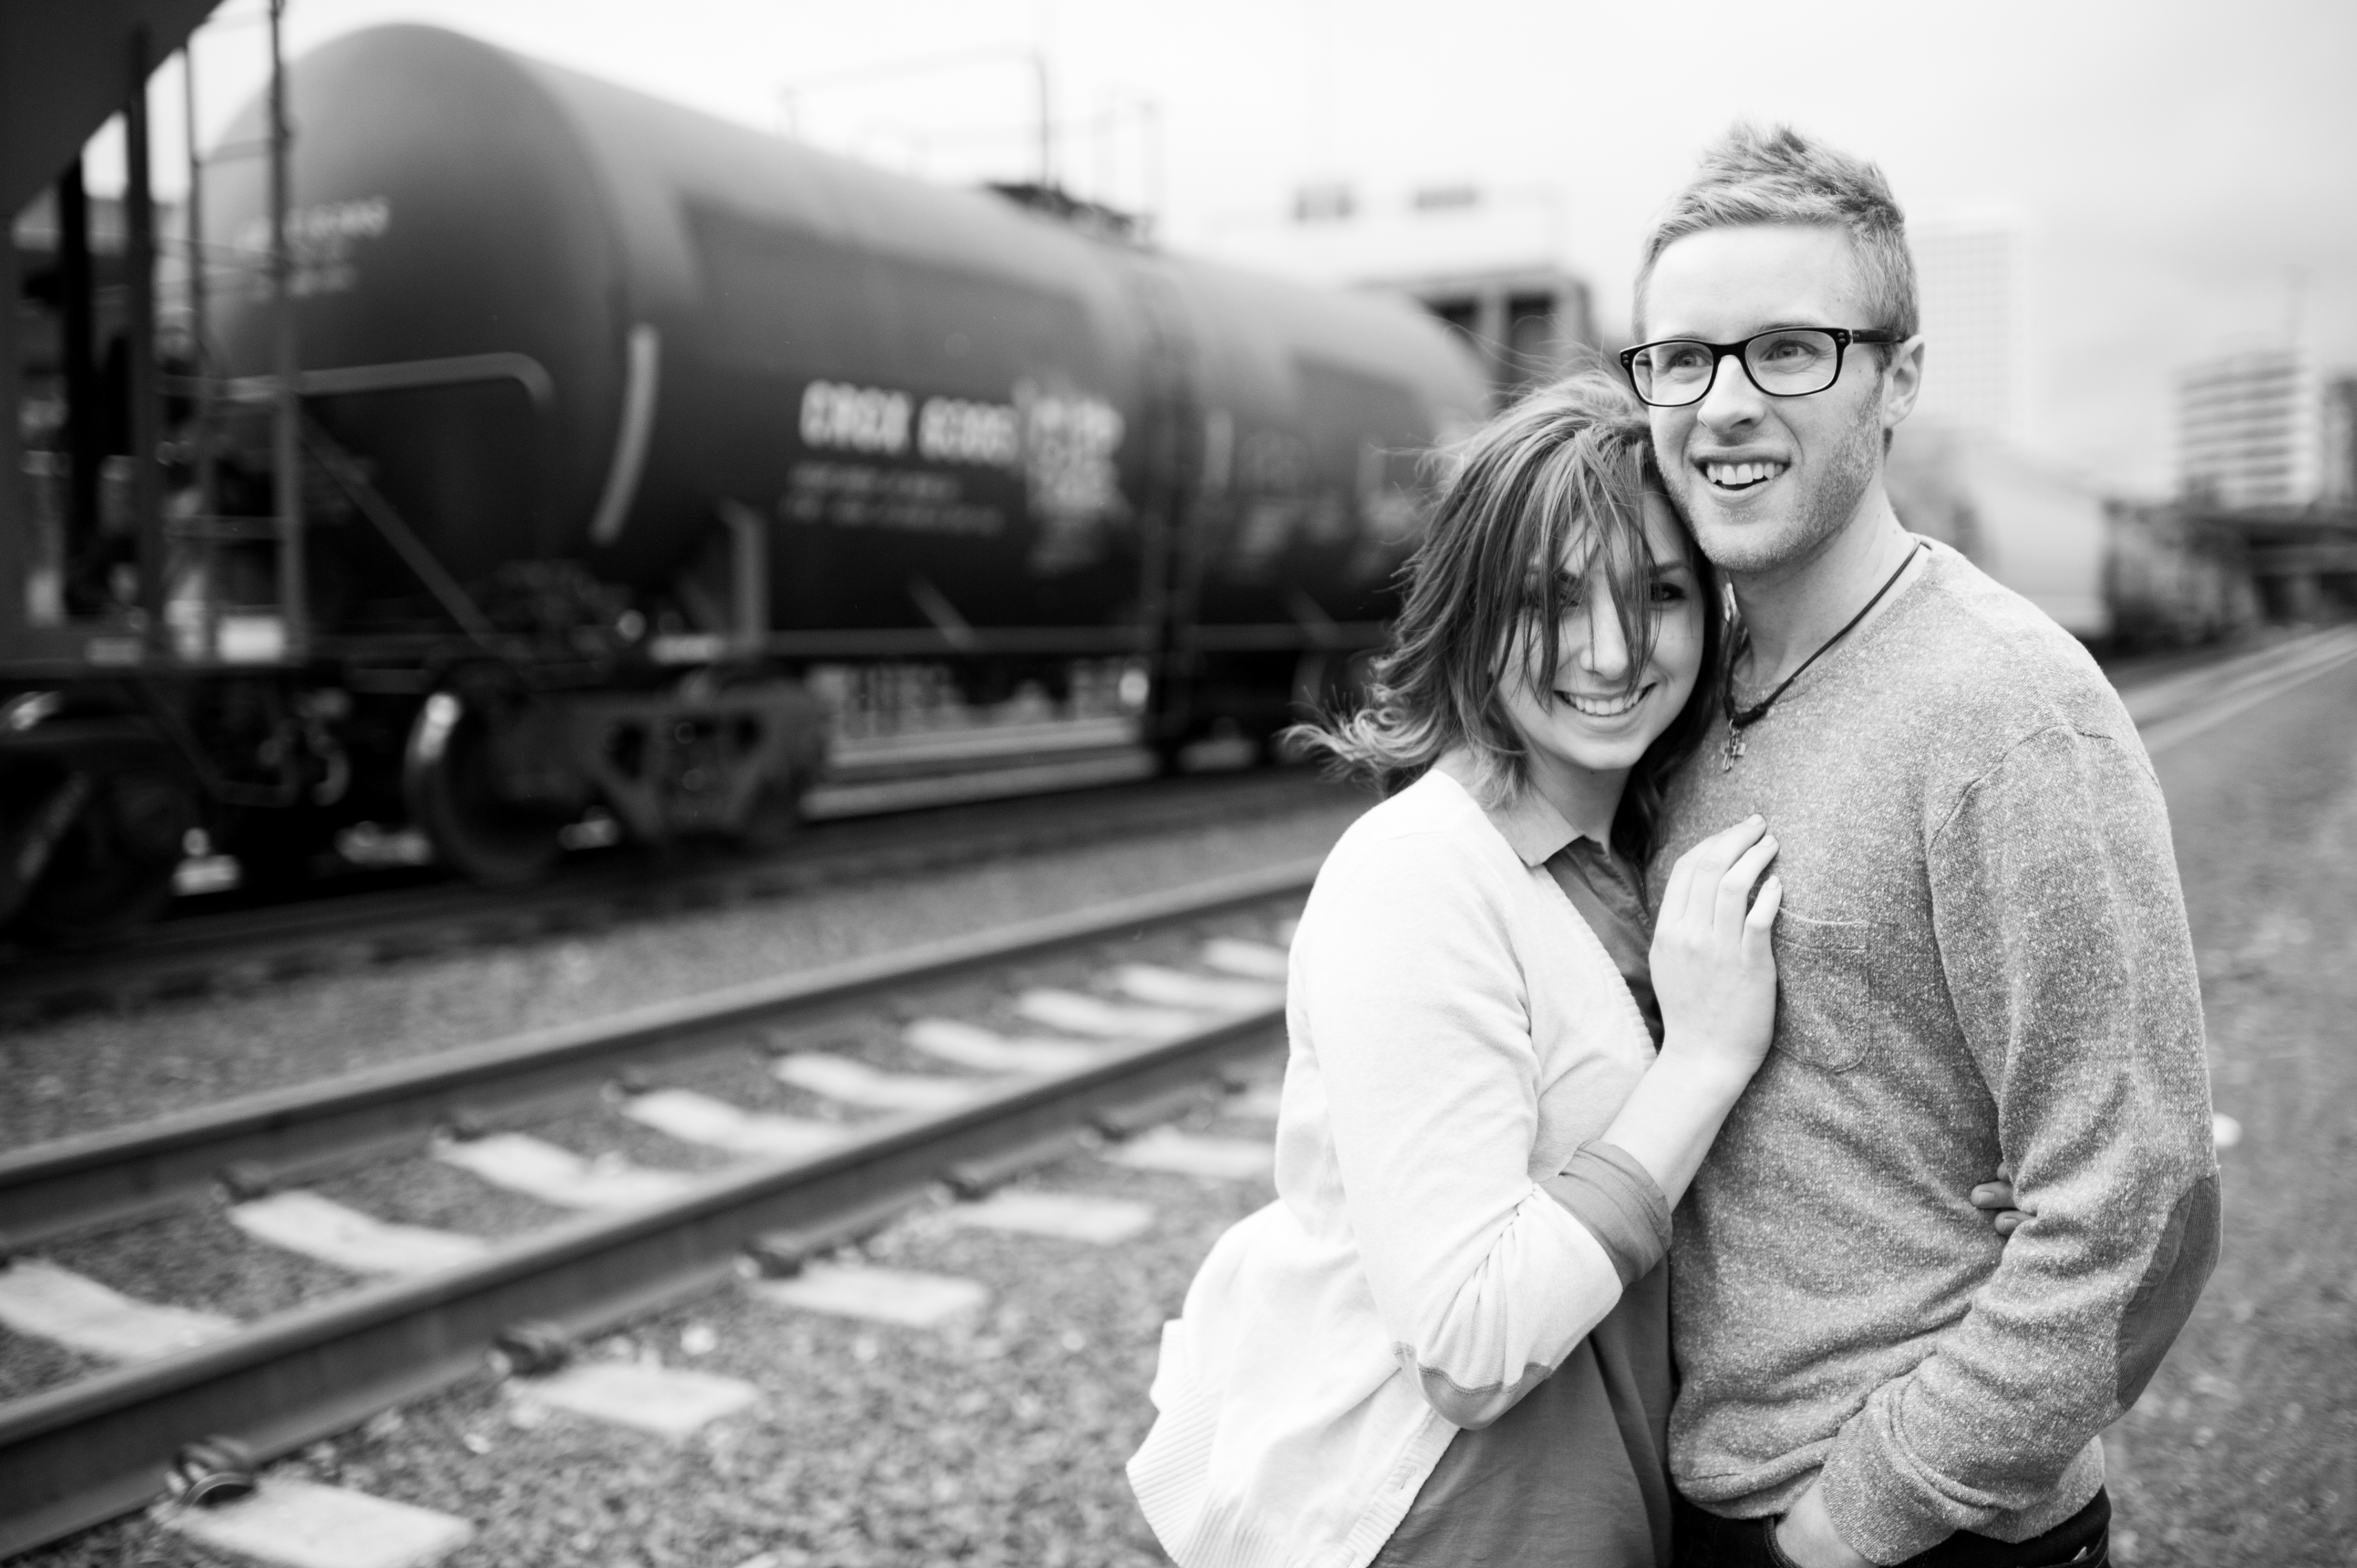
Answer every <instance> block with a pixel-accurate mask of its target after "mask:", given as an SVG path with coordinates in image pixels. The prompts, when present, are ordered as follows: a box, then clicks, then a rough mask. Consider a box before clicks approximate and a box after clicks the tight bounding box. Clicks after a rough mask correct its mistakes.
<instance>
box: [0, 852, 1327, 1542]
mask: <svg viewBox="0 0 2357 1568" xmlns="http://www.w3.org/2000/svg"><path fill="white" fill-rule="evenodd" d="M1287 875H1292V873H1290V872H1288V873H1287ZM1247 881H1254V882H1256V883H1257V886H1254V887H1250V888H1247V887H1246V886H1244V884H1245V883H1246V882H1247ZM1290 886H1292V884H1288V883H1287V882H1286V877H1285V876H1284V875H1275V874H1271V875H1264V876H1261V877H1259V878H1256V879H1238V880H1237V882H1236V884H1235V885H1234V886H1233V887H1232V891H1231V892H1230V893H1228V894H1226V895H1224V896H1223V897H1222V898H1221V899H1220V900H1217V901H1212V900H1203V901H1202V902H1201V904H1200V907H1198V908H1190V907H1189V906H1187V905H1185V904H1184V903H1183V902H1182V901H1180V900H1176V899H1169V900H1162V901H1159V903H1160V907H1161V908H1163V910H1164V911H1165V912H1166V918H1167V917H1168V916H1170V915H1177V914H1182V913H1189V912H1199V909H1208V908H1219V907H1222V906H1223V905H1225V904H1228V903H1234V902H1241V901H1248V900H1250V899H1252V898H1262V897H1271V896H1273V895H1274V894H1275V893H1277V892H1281V891H1286V890H1288V889H1289V887H1290ZM1156 902H1157V901H1153V900H1139V901H1137V903H1136V904H1135V906H1132V907H1131V908H1132V909H1133V910H1134V911H1135V912H1134V913H1133V914H1132V915H1131V916H1129V917H1127V918H1125V920H1123V921H1122V922H1119V923H1117V924H1116V925H1115V926H1114V929H1119V927H1120V925H1123V924H1131V923H1136V922H1137V921H1139V920H1142V919H1144V918H1147V917H1146V913H1145V911H1146V909H1147V908H1149V907H1151V906H1153V905H1154V904H1155V903H1156ZM1054 925H1060V926H1061V927H1062V928H1063V929H1064V930H1065V931H1066V932H1067V933H1072V932H1076V931H1078V930H1079V929H1080V927H1079V925H1078V923H1077V922H1073V921H1065V922H1043V923H1042V924H1041V925H1040V926H1039V927H1037V928H1034V930H1035V932H1036V933H1037V934H1036V935H1035V936H1033V937H1032V938H1031V939H1030V940H1029V942H1028V946H1026V947H1024V948H1023V949H1022V950H1033V949H1036V948H1037V947H1039V946H1040V945H1042V944H1045V945H1053V941H1054V939H1050V938H1049V936H1048V930H1049V927H1050V926H1054ZM1100 934H1101V933H1100ZM1062 940H1070V936H1069V934H1068V935H1067V936H1066V937H1065V938H1064V939H1062ZM1000 945H1001V947H1002V948H1004V947H1006V946H1007V944H1003V943H1002V944H1000ZM965 961H979V960H978V958H976V957H975V956H974V955H972V954H969V955H968V957H967V959H966V960H965ZM870 978H871V980H872V979H873V978H875V977H870ZM1281 1018H1282V1010H1281V1009H1280V1008H1277V1007H1269V1008H1265V1009H1262V1010H1260V1011H1258V1012H1255V1013H1254V1014H1252V1015H1248V1016H1245V1017H1241V1018H1236V1019H1232V1020H1230V1021H1228V1022H1225V1023H1222V1024H1220V1025H1218V1026H1214V1027H1210V1028H1206V1029H1203V1030H1200V1031H1199V1032H1197V1033H1194V1034H1190V1035H1188V1036H1183V1037H1180V1038H1177V1039H1173V1040H1170V1041H1168V1042H1164V1043H1160V1044H1155V1045H1147V1046H1140V1047H1135V1048H1133V1049H1130V1050H1127V1051H1125V1052H1123V1053H1122V1054H1120V1055H1119V1056H1117V1057H1114V1058H1108V1059H1107V1060H1105V1061H1103V1062H1102V1063H1098V1064H1093V1065H1092V1066H1090V1067H1088V1068H1085V1069H1082V1070H1079V1071H1076V1072H1071V1073H1066V1074H1061V1075H1059V1076H1056V1077H1053V1078H1045V1079H1027V1080H1018V1081H1016V1082H1012V1083H1009V1084H1007V1085H1006V1086H1005V1087H1002V1088H998V1089H996V1090H987V1091H985V1093H983V1094H982V1095H980V1096H979V1097H977V1098H976V1099H975V1100H974V1101H970V1102H969V1103H967V1104H965V1105H963V1106H960V1107H958V1108H956V1109H954V1110H952V1111H947V1112H933V1113H930V1114H919V1115H912V1116H908V1117H903V1118H898V1119H895V1120H893V1121H891V1122H885V1123H879V1124H878V1125H877V1127H876V1128H875V1129H874V1130H872V1131H870V1132H867V1133H865V1134H863V1135H861V1136H858V1137H856V1138H855V1139H853V1140H852V1141H850V1142H848V1143H846V1144H843V1145H841V1146H838V1147H836V1148H834V1149H831V1150H828V1151H826V1152H825V1153H823V1154H820V1155H802V1156H791V1157H780V1158H773V1159H769V1160H765V1161H760V1162H758V1163H754V1164H749V1165H740V1166H737V1167H733V1168H731V1169H729V1170H726V1171H724V1172H721V1173H719V1174H717V1175H715V1176H711V1177H708V1178H706V1179H705V1180H703V1181H701V1182H699V1183H698V1184H697V1185H696V1186H694V1187H692V1188H690V1189H688V1190H686V1191H684V1192H683V1193H681V1194H680V1195H679V1196H677V1197H673V1198H670V1199H667V1200H665V1201H663V1202H661V1203H658V1204H653V1205H650V1206H648V1207H647V1208H640V1209H634V1210H631V1211H630V1212H627V1213H624V1214H619V1215H612V1216H599V1217H595V1218H591V1219H581V1220H576V1221H573V1222H570V1223H567V1224H565V1225H561V1226H557V1227H554V1228H552V1229H550V1230H544V1231H540V1232H536V1233H534V1234H533V1235H530V1236H527V1237H525V1238H523V1239H522V1240H519V1241H517V1242H515V1243H513V1244H511V1245H509V1246H506V1247H503V1248H501V1249H500V1250H499V1251H496V1252H494V1253H492V1254H491V1255H490V1256H487V1257H484V1258H481V1259H479V1260H477V1261H474V1262H468V1263H465V1264H461V1265H458V1266H457V1267H454V1268H450V1269H447V1270H445V1271H442V1272H440V1273H434V1274H430V1275H424V1276H418V1277H414V1278H410V1279H406V1280H398V1281H393V1282H390V1283H383V1284H378V1285H373V1286H370V1287H367V1288H364V1289H361V1290H358V1291H355V1292H352V1293H351V1294H347V1295H342V1296H338V1297H335V1298H333V1299H331V1300H328V1301H324V1302H321V1303H318V1304H317V1305H312V1306H307V1307H302V1308H297V1309H296V1310H294V1311H291V1312H287V1313H284V1314H281V1315H279V1316H274V1317H272V1318H268V1319H264V1321H262V1322H261V1323H258V1324H256V1325H255V1326H253V1327H252V1328H250V1329H248V1330H246V1331H245V1332H243V1333H241V1334H238V1335H236V1336H234V1337H230V1338H226V1339H222V1340H218V1341H215V1342H213V1343H211V1344H210V1345H204V1346H199V1347H198V1348H194V1349H191V1350H188V1351H184V1352H182V1353H180V1354H178V1355H177V1356H173V1357H171V1358H168V1359H162V1360H157V1361H153V1362H149V1363H146V1364H145V1365H140V1366H135V1367H128V1368H124V1369H119V1370H116V1371H112V1372H108V1373H105V1374H102V1375H101V1376H98V1377H95V1378H91V1379H89V1380H84V1381H81V1382H77V1383H71V1384H68V1385H65V1386H63V1387H60V1388H58V1389H54V1390H51V1391H47V1392H43V1393H38V1394H35V1395H32V1396H30V1397H29V1398H26V1399H22V1400H18V1401H16V1402H11V1403H9V1404H6V1405H0V1556H5V1555H8V1554H12V1553H15V1552H22V1551H27V1550H29V1549H30V1548H32V1547H35V1546H38V1545H41V1544H44V1543H46V1542H48V1541H55V1540H57V1539H58V1538H59V1537H60V1536H63V1535H67V1534H70V1533H71V1532H72V1531H75V1530H82V1529H86V1528H88V1527H89V1526H91V1525H94V1524H98V1523H100V1522H102V1521H103V1520H108V1519H111V1518H113V1517H115V1516H116V1515H118V1514H123V1513H126V1512H130V1511H132V1510H134V1509H138V1508H140V1507H142V1506H144V1505H145V1504H146V1503H147V1502H148V1501H150V1500H151V1499H153V1498H156V1497H157V1496H158V1495H159V1494H161V1493H162V1492H163V1491H164V1490H165V1479H166V1474H167V1466H169V1465H170V1464H171V1462H172V1460H173V1458H174V1456H175V1455H176V1454H177V1453H178V1450H179V1449H180V1448H181V1447H182V1446H183V1445H184V1444H188V1443H191V1442H194V1441H196V1440H198V1439H200V1438H205V1437H211V1436H228V1437H231V1438H234V1439H235V1440H237V1441H238V1442H240V1443H242V1444H245V1445H246V1446H247V1447H248V1448H249V1449H251V1450H252V1451H253V1454H254V1455H255V1456H256V1457H257V1458H259V1459H268V1458H272V1457H274V1456H276V1455H282V1454H285V1453H287V1452H289V1451H291V1450H293V1449H296V1448H298V1447H300V1446H302V1445H303V1444H307V1443H311V1442H315V1441H317V1440H318V1439H319V1438H321V1437H325V1436H328V1435H330V1434H334V1433H337V1432H340V1431H344V1430H347V1429H349V1428H350V1427H351V1426H352V1425H353V1424H355V1423H358V1422H360V1421H361V1420H364V1419H366V1418H367V1417H368V1416H369V1415H371V1413H373V1412H376V1411H379V1410H382V1409H385V1408H387V1407H389V1406H392V1405H394V1404H398V1403H401V1402H406V1401H411V1400H414V1399H417V1398H420V1397H422V1396H424V1395H426V1394H428V1393H431V1392H434V1391H437V1390H440V1389H444V1388H447V1387H449V1386H451V1385H452V1384H455V1383H457V1382H461V1381H463V1380H467V1379H468V1378H470V1377H474V1376H479V1375H490V1372H489V1368H488V1361H489V1357H490V1352H491V1351H492V1350H493V1349H494V1348H496V1347H497V1345H498V1344H499V1342H500V1338H501V1337H502V1336H503V1335H504V1334H505V1333H507V1332H508V1331H510V1330H511V1329H514V1328H516V1327H517V1326H521V1325H526V1324H531V1325H539V1324H552V1325H554V1326H555V1327H556V1328H557V1329H558V1330H559V1331H560V1332H561V1333H562V1334H564V1335H566V1336H576V1337H577V1336H581V1335H587V1334H594V1333H597V1332H599V1331H601V1330H602V1329H604V1328H606V1327H607V1326H610V1325H612V1324H615V1323H617V1322H619V1321H622V1320H624V1319H626V1318H629V1317H631V1316H637V1315H639V1314H641V1313H644V1312H647V1311H650V1310H653V1309H655V1308H658V1307H661V1306H663V1305H669V1304H671V1303H673V1302H676V1301H679V1300H681V1299H683V1298H685V1297H687V1296H690V1295H693V1294H697V1293H699V1292H702V1291H705V1290H708V1289H711V1288H713V1287H714V1286H716V1285H717V1284H719V1283H722V1282H723V1281H724V1280H726V1278H728V1277H729V1276H730V1274H731V1273H733V1272H737V1271H739V1270H741V1269H742V1268H744V1267H745V1264H744V1263H743V1262H740V1259H743V1258H745V1257H746V1250H747V1249H748V1246H749V1247H755V1248H759V1246H760V1245H761V1244H762V1243H763V1240H764V1238H768V1237H776V1238H778V1239H777V1240H774V1241H772V1242H771V1243H770V1251H771V1253H772V1255H775V1254H776V1253H778V1252H779V1251H784V1252H785V1253H786V1254H787V1255H789V1256H790V1257H798V1256H800V1255H802V1253H803V1252H805V1251H808V1250H809V1248H810V1246H811V1245H812V1244H813V1241H816V1242H819V1243H823V1241H824V1240H827V1239H828V1236H829V1233H830V1228H831V1227H836V1226H840V1225H841V1224H842V1223H843V1222H844V1221H845V1220H846V1219H856V1218H857V1217H860V1216H866V1215H874V1214H876V1213H877V1212H878V1211H879V1208H880V1207H881V1206H884V1205H888V1204H894V1203H905V1202H907V1201H909V1200H910V1199H912V1198H914V1197H918V1196H921V1195H922V1194H923V1193H924V1192H925V1191H927V1190H928V1189H930V1188H931V1186H932V1184H934V1183H935V1182H937V1181H940V1180H942V1178H943V1177H944V1176H947V1175H949V1174H951V1173H952V1171H953V1170H954V1169H956V1168H957V1167H959V1166H961V1165H967V1164H971V1163H974V1162H984V1163H988V1162H993V1161H997V1162H1001V1163H1004V1162H1006V1158H1007V1156H1008V1155H1010V1153H1012V1152H1014V1151H1017V1150H1021V1149H1026V1148H1039V1147H1041V1146H1042V1145H1043V1144H1049V1143H1051V1142H1052V1141H1053V1140H1056V1139H1058V1138H1059V1137H1060V1136H1069V1135H1070V1134H1071V1133H1074V1132H1076V1131H1077V1130H1078V1129H1080V1128H1082V1127H1084V1126H1086V1125H1087V1124H1088V1123H1089V1122H1091V1121H1092V1120H1102V1119H1103V1118H1106V1117H1108V1116H1118V1115H1119V1113H1120V1112H1122V1111H1123V1110H1124V1109H1125V1108H1126V1107H1134V1106H1135V1105H1137V1104H1138V1103H1139V1102H1141V1101H1156V1100H1157V1099H1159V1098H1162V1097H1166V1096H1168V1095H1170V1094H1172V1093H1173V1092H1174V1091H1177V1090H1182V1089H1184V1088H1186V1087H1187V1086H1189V1085H1190V1084H1198V1083H1200V1082H1202V1081H1203V1080H1204V1079H1206V1078H1207V1077H1209V1076H1211V1075H1212V1074H1215V1073H1217V1072H1218V1071H1219V1070H1220V1069H1222V1068H1223V1067H1226V1066H1227V1065H1229V1064H1230V1063H1231V1062H1232V1061H1235V1060H1237V1059H1240V1058H1245V1057H1248V1056H1251V1055H1254V1054H1258V1053H1259V1052H1261V1051H1263V1050H1265V1048H1266V1046H1267V1043H1268V1040H1269V1036H1270V1035H1271V1033H1272V1031H1273V1030H1274V1029H1275V1027H1276V1026H1277V1025H1278V1024H1279V1022H1280V1021H1281ZM780 1232H782V1233H783V1234H782V1235H780Z"/></svg>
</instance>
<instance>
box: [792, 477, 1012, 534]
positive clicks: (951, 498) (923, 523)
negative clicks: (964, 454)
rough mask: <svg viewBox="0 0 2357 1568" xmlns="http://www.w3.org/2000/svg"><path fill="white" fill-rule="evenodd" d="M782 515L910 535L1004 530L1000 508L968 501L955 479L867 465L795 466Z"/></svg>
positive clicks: (992, 532)
mask: <svg viewBox="0 0 2357 1568" xmlns="http://www.w3.org/2000/svg"><path fill="white" fill-rule="evenodd" d="M778 516H779V517H780V518H781V519H783V520H784V521H788V522H799V523H830V524H833V525H834V527H837V528H889V529H897V530H900V531H902V532H910V533H971V534H979V535H985V536H987V535H990V534H995V533H997V532H999V531H1000V530H1001V529H1002V528H1004V527H1005V526H1006V520H1005V518H1004V517H1003V516H1002V515H1001V514H1000V512H999V510H998V509H997V508H996V507H995V506H987V505H983V504H979V503H976V502H974V501H969V500H967V499H965V490H964V486H963V484H962V483H961V482H960V481H959V479H958V478H957V477H956V476H955V475H953V474H937V473H926V472H922V471H910V470H906V469H894V468H877V467H870V466H869V465H867V464H865V463H814V462H802V463H797V464H795V465H794V471H793V482H792V488H791V489H789V490H787V491H786V493H785V494H784V495H782V496H780V497H779V498H778Z"/></svg>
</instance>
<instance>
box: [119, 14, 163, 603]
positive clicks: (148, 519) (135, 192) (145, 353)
mask: <svg viewBox="0 0 2357 1568" xmlns="http://www.w3.org/2000/svg"><path fill="white" fill-rule="evenodd" d="M126 63H127V64H128V66H129V68H130V89H131V91H130V92H129V93H128V94H127V95H126V96H125V97H124V102H123V147H124V192H123V219H124V223H123V261H124V273H125V274H127V275H126V276H125V277H124V280H123V281H124V293H125V294H126V295H127V296H128V305H129V309H128V310H127V311H126V312H125V313H124V316H125V319H124V339H125V341H124V359H125V362H126V364H127V367H128V369H129V371H130V374H129V376H128V377H127V378H126V384H125V387H124V392H125V394H126V395H127V396H128V398H129V399H130V403H131V408H130V411H129V412H130V415H131V417H130V418H129V419H128V420H126V421H125V422H124V423H125V424H126V425H127V426H128V427H129V431H130V446H131V521H132V528H133V530H134V537H135V539H136V541H137V545H138V551H139V557H138V558H139V614H140V617H141V618H142V619H144V620H145V623H146V624H145V628H143V629H144V630H145V637H146V640H147V641H148V642H149V643H150V644H157V643H160V642H161V640H162V639H163V636H164V494H163V483H162V476H161V475H159V474H158V473H157V472H156V443H157V442H158V441H159V440H161V439H162V436H163V432H162V430H161V428H160V426H161V424H162V423H163V422H162V420H161V419H159V418H158V417H157V411H156V191H155V182H154V180H153V178H152V177H150V173H149V170H148V166H147V162H148V153H149V146H148V136H147V68H148V64H149V61H148V59H147V29H146V28H145V27H134V28H133V29H132V30H131V52H130V58H129V59H128V60H127V61H126Z"/></svg>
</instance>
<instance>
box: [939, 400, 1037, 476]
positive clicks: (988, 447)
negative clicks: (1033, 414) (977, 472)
mask: <svg viewBox="0 0 2357 1568" xmlns="http://www.w3.org/2000/svg"><path fill="white" fill-rule="evenodd" d="M917 456H920V457H923V458H926V459H927V460H929V461H931V462H935V463H974V464H979V465H981V466H983V467H992V468H1012V467H1016V466H1017V464H1019V463H1020V462H1022V460H1023V436H1022V423H1021V415H1020V413H1018V412H1017V410H1015V409H1013V408H1010V407H1008V406H1007V405H1006V403H969V402H967V401H966V400H965V399H963V398H955V397H932V398H927V399H926V400H925V405H924V407H922V408H920V409H919V410H918V411H917Z"/></svg>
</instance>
